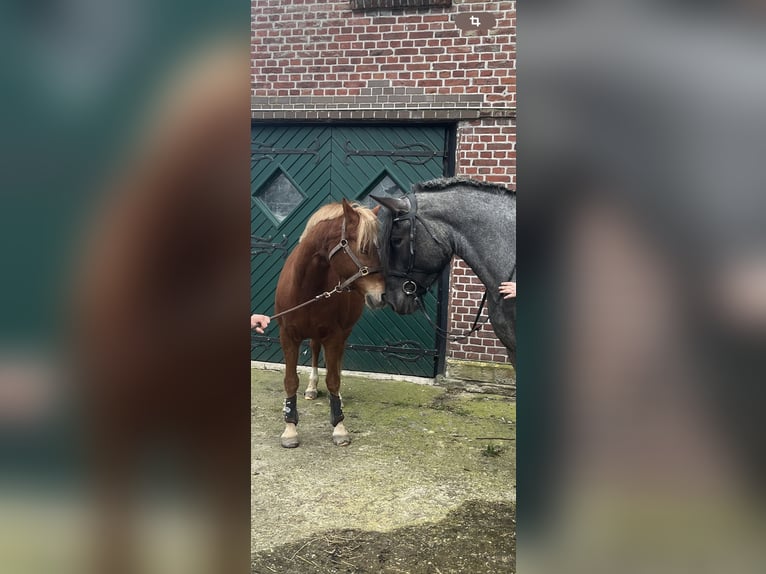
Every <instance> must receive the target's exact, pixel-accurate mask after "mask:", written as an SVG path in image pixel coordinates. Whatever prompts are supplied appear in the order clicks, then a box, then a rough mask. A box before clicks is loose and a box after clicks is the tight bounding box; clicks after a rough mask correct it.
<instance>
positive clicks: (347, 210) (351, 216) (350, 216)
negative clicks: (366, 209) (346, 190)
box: [342, 197, 359, 223]
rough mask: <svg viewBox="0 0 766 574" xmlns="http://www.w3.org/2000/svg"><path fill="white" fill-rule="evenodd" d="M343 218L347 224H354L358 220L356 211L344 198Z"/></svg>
mask: <svg viewBox="0 0 766 574" xmlns="http://www.w3.org/2000/svg"><path fill="white" fill-rule="evenodd" d="M342 203H343V217H345V218H346V221H348V222H349V223H354V222H355V221H357V220H358V219H359V214H358V213H357V212H356V210H355V209H354V208H353V207H352V206H351V204H350V203H349V202H348V201H346V198H345V197H344V198H343V201H342Z"/></svg>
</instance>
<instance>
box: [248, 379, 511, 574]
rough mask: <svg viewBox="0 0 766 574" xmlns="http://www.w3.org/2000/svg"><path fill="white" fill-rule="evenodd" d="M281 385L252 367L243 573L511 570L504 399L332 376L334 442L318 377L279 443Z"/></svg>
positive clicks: (507, 406)
mask: <svg viewBox="0 0 766 574" xmlns="http://www.w3.org/2000/svg"><path fill="white" fill-rule="evenodd" d="M302 379H303V380H302V383H303V384H304V385H305V376H302ZM283 394H284V393H283V390H282V373H281V372H276V371H264V370H256V369H254V370H253V372H252V403H251V406H252V481H251V489H252V498H251V500H252V551H253V555H252V571H253V572H264V573H268V572H280V573H290V572H296V573H297V572H300V573H301V574H310V573H314V572H315V573H319V574H321V573H324V572H328V573H329V572H349V573H350V572H360V573H365V572H371V573H372V572H376V573H377V572H408V573H411V574H419V573H430V572H434V573H439V572H442V573H445V574H446V573H447V572H456V573H457V572H485V573H486V572H503V573H507V572H513V571H514V570H515V568H514V565H515V490H516V489H515V484H516V483H515V454H516V453H515V445H516V443H515V418H516V405H515V403H514V402H512V401H511V400H509V399H508V398H506V397H501V396H495V395H486V394H481V395H477V394H467V393H450V392H448V391H446V390H445V389H442V388H439V387H431V386H425V385H417V384H413V383H406V382H401V381H376V380H371V379H364V378H358V377H344V379H343V385H342V387H341V394H342V395H343V401H344V413H345V415H346V420H345V425H346V427H347V429H348V430H349V432H350V433H351V437H352V443H351V445H349V446H347V447H336V446H335V445H333V443H332V440H331V434H332V427H331V426H330V422H329V404H328V400H327V394H326V391H325V390H324V389H323V383H322V382H321V381H320V395H319V397H318V398H317V400H315V401H307V400H305V399H303V398H302V396H300V395H299V401H298V409H299V413H300V424H299V425H298V432H299V434H300V438H301V446H299V447H298V448H296V449H284V448H282V447H281V446H280V445H279V435H280V434H281V432H282V430H283V426H284V425H283V423H282V418H281V403H282V398H283Z"/></svg>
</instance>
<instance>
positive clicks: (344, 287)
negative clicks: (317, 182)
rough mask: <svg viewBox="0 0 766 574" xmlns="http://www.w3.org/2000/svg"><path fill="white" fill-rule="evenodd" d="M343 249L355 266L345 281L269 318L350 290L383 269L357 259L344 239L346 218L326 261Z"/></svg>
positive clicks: (274, 317)
mask: <svg viewBox="0 0 766 574" xmlns="http://www.w3.org/2000/svg"><path fill="white" fill-rule="evenodd" d="M341 250H343V251H344V252H345V253H346V255H348V256H349V257H350V258H351V261H353V262H354V264H355V265H356V267H357V271H356V273H354V274H353V275H352V276H351V277H349V278H348V279H346V280H345V281H338V284H337V285H336V286H335V288H334V289H333V290H332V291H325V292H324V293H320V294H319V295H317V296H316V297H314V298H313V299H309V300H308V301H304V302H303V303H301V304H300V305H296V306H295V307H291V308H289V309H287V310H285V311H280V312H279V313H277V314H276V315H272V316H271V317H270V319H276V318H277V317H281V316H282V315H287V314H288V313H292V312H293V311H295V310H297V309H300V308H301V307H305V306H306V305H310V304H311V303H316V302H317V301H320V300H322V299H329V298H330V297H332V296H333V295H335V294H336V293H341V292H343V291H346V292H348V291H351V284H352V283H353V282H354V281H356V280H357V279H360V278H361V277H366V276H367V275H370V274H371V273H380V272H381V271H383V268H382V267H368V266H366V265H364V264H362V262H361V261H359V258H358V257H357V256H356V255H355V254H354V252H353V251H352V250H351V248H350V247H349V246H348V239H346V218H345V217H344V218H343V223H342V225H341V227H340V241H339V242H338V244H337V245H336V246H335V247H333V248H332V249H330V252H329V253H328V254H327V262H328V263H329V262H330V261H331V260H332V258H333V257H334V256H335V255H336V254H337V253H338V252H339V251H341Z"/></svg>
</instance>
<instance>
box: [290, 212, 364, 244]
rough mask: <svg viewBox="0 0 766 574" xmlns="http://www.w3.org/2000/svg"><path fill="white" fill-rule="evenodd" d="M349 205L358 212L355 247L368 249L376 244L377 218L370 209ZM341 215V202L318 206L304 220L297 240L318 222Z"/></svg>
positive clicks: (301, 239) (300, 239)
mask: <svg viewBox="0 0 766 574" xmlns="http://www.w3.org/2000/svg"><path fill="white" fill-rule="evenodd" d="M351 207H353V208H354V210H355V211H356V212H357V213H358V214H359V229H358V230H357V237H356V248H357V250H362V249H369V248H370V247H371V246H376V247H377V245H378V218H377V217H376V215H375V214H374V213H373V212H372V210H371V209H369V208H367V207H365V206H363V205H360V204H358V203H352V204H351ZM339 217H343V204H342V203H328V204H327V205H323V206H322V207H320V208H319V209H318V210H316V212H314V214H313V215H312V216H311V217H309V220H308V221H307V222H306V228H305V229H304V230H303V233H301V236H300V238H299V239H298V242H299V243H300V242H301V241H303V238H304V237H306V235H308V233H309V232H310V231H311V230H312V229H313V228H314V227H316V226H317V224H318V223H321V222H323V221H329V220H331V219H337V218H339Z"/></svg>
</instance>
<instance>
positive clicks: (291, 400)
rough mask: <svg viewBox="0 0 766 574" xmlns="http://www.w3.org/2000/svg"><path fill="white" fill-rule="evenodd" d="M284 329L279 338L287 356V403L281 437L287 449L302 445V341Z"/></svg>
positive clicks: (285, 404)
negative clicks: (300, 432) (299, 433)
mask: <svg viewBox="0 0 766 574" xmlns="http://www.w3.org/2000/svg"><path fill="white" fill-rule="evenodd" d="M285 332H286V329H282V330H281V332H280V334H279V337H280V339H281V343H282V352H283V353H284V356H285V403H284V408H283V412H284V415H285V431H284V432H283V433H282V436H281V437H280V442H281V443H282V446H283V447H285V448H295V447H296V446H298V445H299V444H300V442H299V441H298V428H297V425H298V401H297V400H296V393H297V392H298V384H299V382H300V381H299V379H298V349H299V347H300V343H301V342H300V341H294V340H292V339H291V338H290V337H288V336H287V334H286V333H285Z"/></svg>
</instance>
